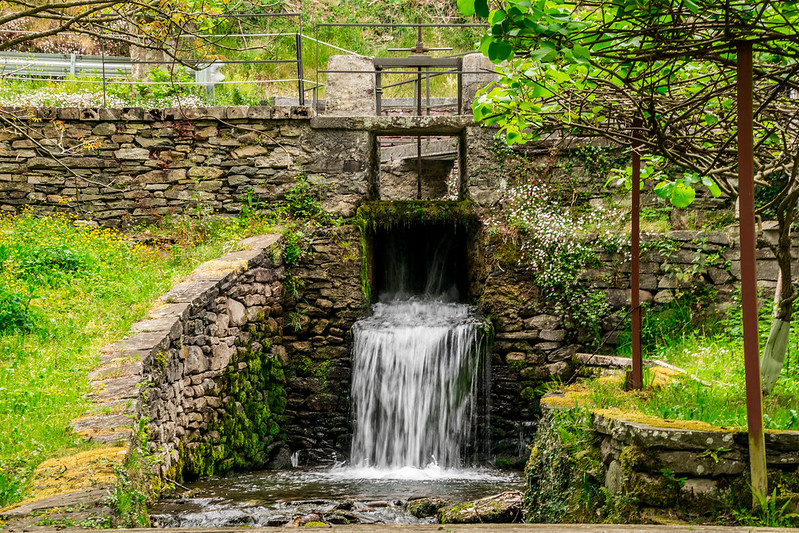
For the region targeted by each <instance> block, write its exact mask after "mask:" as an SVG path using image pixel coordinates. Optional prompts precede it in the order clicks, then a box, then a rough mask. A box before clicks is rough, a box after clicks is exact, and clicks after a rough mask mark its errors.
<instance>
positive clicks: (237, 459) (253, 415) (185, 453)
mask: <svg viewBox="0 0 799 533" xmlns="http://www.w3.org/2000/svg"><path fill="white" fill-rule="evenodd" d="M262 336H263V334H262V333H261V332H260V330H256V331H255V334H254V335H253V337H252V338H251V340H250V342H249V343H247V345H245V346H244V347H245V348H246V350H244V351H242V352H237V353H236V355H234V356H233V358H232V360H231V362H230V364H229V365H228V367H227V369H226V371H225V373H224V374H223V375H222V377H221V378H220V381H219V383H220V387H221V389H222V390H223V391H225V394H226V395H227V398H229V399H227V401H226V402H225V403H224V404H223V406H222V408H223V412H222V415H221V416H220V417H219V420H217V421H214V422H212V423H210V424H209V426H208V432H209V433H210V432H212V431H217V432H218V433H219V442H217V443H210V442H203V443H192V444H191V445H190V446H181V447H180V449H179V457H180V460H179V462H178V463H177V464H176V465H174V466H173V467H172V469H171V471H170V472H169V473H168V477H172V478H174V479H184V478H196V477H201V476H208V475H213V474H219V473H224V472H227V471H230V470H242V469H252V468H260V467H263V466H264V465H265V464H266V462H267V461H268V460H269V454H268V450H269V449H270V447H271V446H272V445H273V444H274V443H275V442H276V441H278V440H282V439H284V435H283V433H282V431H281V427H280V426H281V423H282V416H283V413H284V412H285V409H286V391H285V375H284V372H283V368H282V366H281V364H280V361H279V360H278V359H277V358H276V357H273V356H272V355H271V353H270V350H269V347H270V343H269V342H268V340H267V339H263V338H262ZM259 339H260V342H261V344H262V345H263V348H262V349H261V350H260V351H258V352H254V351H253V350H252V349H251V346H252V344H253V343H254V342H255V340H259ZM239 363H246V368H245V369H244V370H239Z"/></svg>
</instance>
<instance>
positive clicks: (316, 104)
mask: <svg viewBox="0 0 799 533" xmlns="http://www.w3.org/2000/svg"><path fill="white" fill-rule="evenodd" d="M313 31H314V38H313V40H314V41H315V42H316V86H315V87H314V90H313V108H314V111H316V114H317V115H318V114H319V26H317V25H316V24H314V30H313ZM303 37H305V36H304V35H303ZM325 83H327V76H325Z"/></svg>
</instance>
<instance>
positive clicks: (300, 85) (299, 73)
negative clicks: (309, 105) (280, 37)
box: [294, 33, 305, 105]
mask: <svg viewBox="0 0 799 533" xmlns="http://www.w3.org/2000/svg"><path fill="white" fill-rule="evenodd" d="M294 36H295V37H296V41H297V91H298V92H299V93H300V94H299V101H300V105H305V83H304V82H303V77H302V74H303V72H302V70H303V69H302V35H301V34H299V33H295V34H294Z"/></svg>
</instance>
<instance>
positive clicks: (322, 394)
mask: <svg viewBox="0 0 799 533" xmlns="http://www.w3.org/2000/svg"><path fill="white" fill-rule="evenodd" d="M309 237H310V243H309V248H308V253H307V254H306V255H304V256H303V257H302V258H301V259H300V260H299V261H298V263H297V264H296V265H293V266H292V268H291V269H290V271H289V272H290V274H291V276H292V279H293V286H294V287H295V290H294V291H293V292H292V291H287V294H286V300H285V304H284V305H285V309H284V316H285V327H284V336H283V342H284V345H285V350H286V361H287V364H286V367H285V368H286V390H287V392H288V404H287V407H286V415H285V416H286V423H285V425H284V429H285V431H286V434H287V436H288V441H287V443H288V446H289V448H290V449H291V450H292V451H299V454H298V460H299V462H300V464H303V465H305V464H320V463H321V464H329V463H332V462H334V461H341V460H343V459H345V458H347V457H348V456H349V451H350V436H351V428H350V419H349V415H350V384H351V365H350V353H351V344H352V333H351V331H352V325H353V324H354V323H355V321H356V320H357V319H358V318H359V317H360V316H362V315H363V314H364V313H365V311H366V309H367V306H368V302H367V301H366V299H365V297H364V294H363V290H362V285H361V254H362V250H361V236H360V232H359V230H358V228H357V227H355V226H342V227H339V228H320V229H317V230H316V231H315V232H314V233H313V234H311V235H310V236H309ZM288 285H289V284H287V286H288Z"/></svg>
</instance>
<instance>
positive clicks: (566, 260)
mask: <svg viewBox="0 0 799 533" xmlns="http://www.w3.org/2000/svg"><path fill="white" fill-rule="evenodd" d="M607 215H608V213H607V212H605V211H602V210H594V211H591V212H588V213H585V214H583V215H572V214H571V213H569V212H568V210H566V209H564V208H562V207H560V206H558V205H557V204H556V203H554V202H553V201H552V200H551V199H550V197H549V195H548V190H547V188H546V187H544V186H542V185H541V184H539V183H536V182H532V183H527V184H524V185H517V186H513V187H509V188H508V190H507V191H506V193H505V195H504V196H503V198H502V199H501V200H500V209H492V210H491V211H490V212H489V213H486V215H485V218H484V224H486V225H487V226H488V228H489V229H488V232H489V234H491V233H494V234H499V235H501V236H502V238H503V239H506V240H513V239H516V238H517V236H518V239H519V240H520V241H521V244H520V245H518V255H513V256H511V257H510V258H508V259H510V260H511V261H512V263H511V264H506V265H505V266H513V267H521V268H523V269H524V270H525V271H526V272H528V273H529V274H530V275H531V276H532V278H533V280H534V281H535V283H536V285H537V286H538V288H539V289H540V290H541V292H542V297H543V298H545V299H547V300H548V301H550V302H551V303H552V304H553V306H554V307H555V310H560V311H563V312H566V313H568V314H569V315H570V317H571V318H572V320H573V321H574V322H575V323H576V324H577V325H578V326H580V328H581V329H583V330H585V331H589V332H591V333H595V334H598V332H599V324H600V321H601V320H602V318H604V317H605V316H606V315H607V313H608V311H609V309H610V306H609V304H608V302H607V299H606V298H605V296H604V293H603V292H601V291H596V290H592V289H590V288H589V287H587V286H586V285H585V284H583V283H581V282H580V275H581V274H582V272H583V271H584V270H585V269H588V268H591V267H593V266H595V265H596V264H597V262H598V256H597V254H596V248H597V247H604V248H607V247H611V248H613V249H614V250H615V251H619V252H622V253H625V254H626V255H629V250H628V247H629V244H628V243H627V242H626V237H622V236H620V235H619V234H617V233H614V232H611V231H606V232H603V233H602V234H594V235H593V236H592V239H591V240H586V239H585V238H584V236H581V235H580V234H579V233H578V232H576V231H575V229H578V228H592V227H596V226H598V225H600V224H602V221H603V218H604V217H606V216H607ZM514 248H516V245H514ZM625 250H626V252H625ZM594 336H595V337H597V336H598V335H594Z"/></svg>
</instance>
